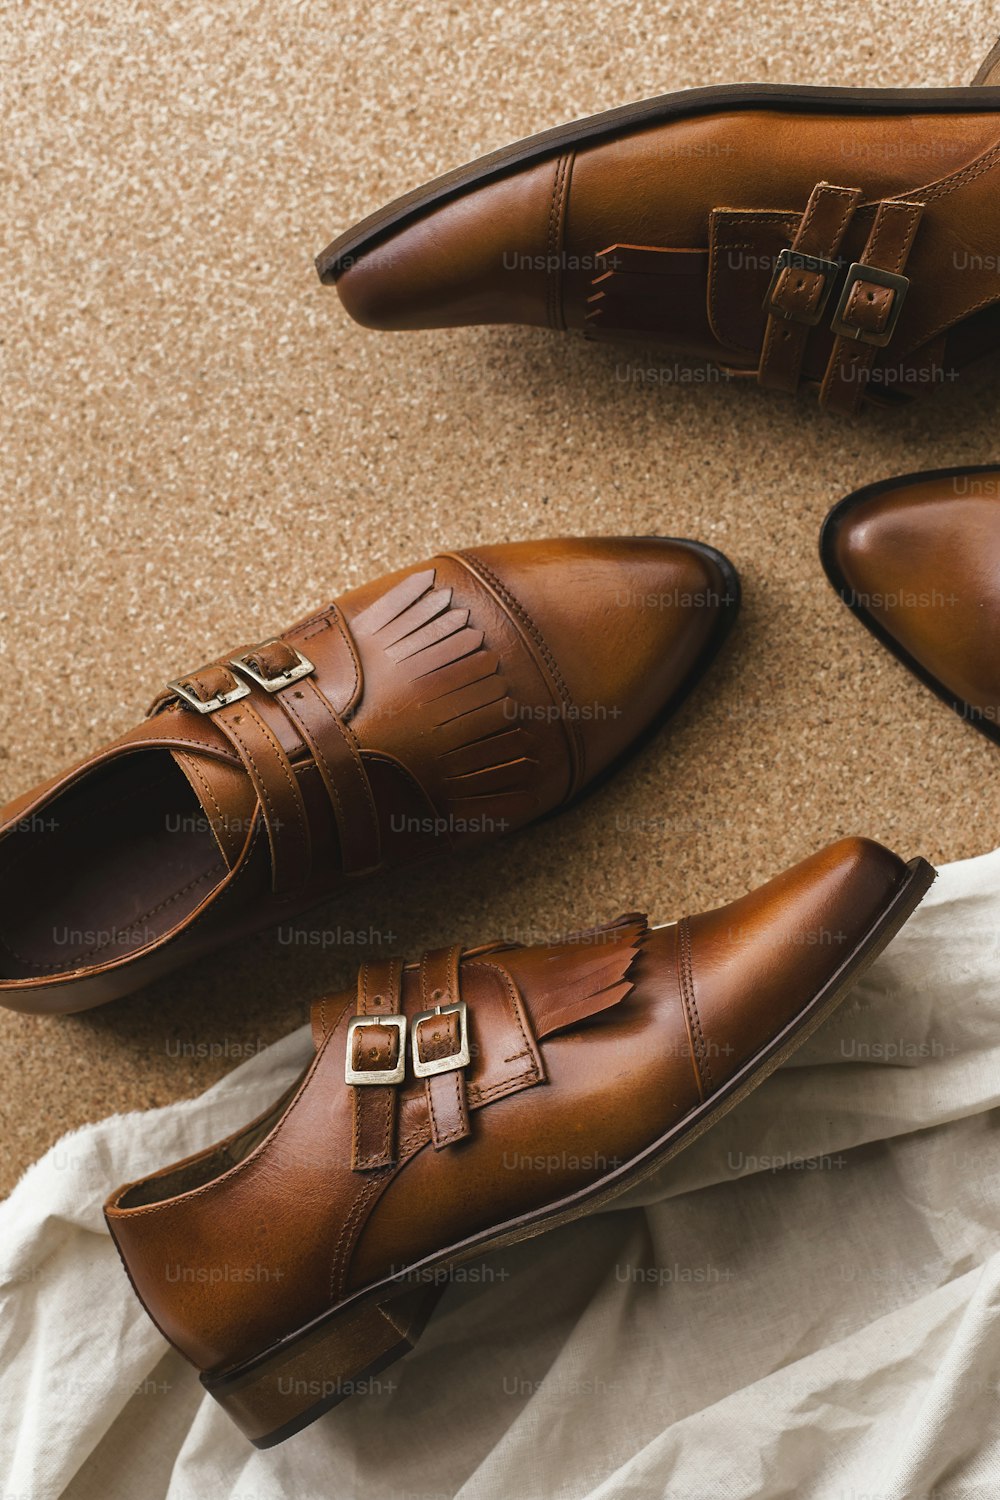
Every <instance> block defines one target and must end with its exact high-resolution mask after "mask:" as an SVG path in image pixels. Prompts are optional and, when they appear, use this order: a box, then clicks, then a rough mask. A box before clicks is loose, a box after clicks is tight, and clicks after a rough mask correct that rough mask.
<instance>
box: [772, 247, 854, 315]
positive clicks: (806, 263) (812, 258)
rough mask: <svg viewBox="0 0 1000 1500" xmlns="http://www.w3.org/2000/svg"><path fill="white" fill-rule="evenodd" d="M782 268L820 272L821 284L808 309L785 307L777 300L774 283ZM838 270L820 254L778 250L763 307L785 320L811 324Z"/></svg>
mask: <svg viewBox="0 0 1000 1500" xmlns="http://www.w3.org/2000/svg"><path fill="white" fill-rule="evenodd" d="M786 271H787V272H795V271H808V272H809V274H810V275H811V276H822V278H823V285H822V288H821V290H820V293H819V296H818V297H817V299H816V302H815V304H814V305H813V306H812V307H811V308H809V310H808V311H806V310H805V309H801V310H800V309H797V308H788V307H785V306H783V305H782V303H781V302H779V301H778V300H777V294H778V287H779V285H780V282H781V278H782V277H783V276H784V275H785V272H786ZM840 271H841V268H840V266H839V265H838V264H837V262H836V261H835V260H824V259H823V257H822V256H820V255H803V254H802V252H801V251H799V250H782V252H781V254H780V255H779V256H778V261H777V265H776V266H775V268H774V275H773V276H772V277H771V285H770V286H769V287H768V289H767V296H766V297H765V298H764V311H765V312H767V313H770V314H771V315H772V316H773V317H775V318H784V320H785V321H786V323H804V324H805V326H806V327H807V328H815V327H816V324H817V323H819V322H820V321H821V320H822V317H823V314H824V313H825V312H826V309H827V304H828V303H829V301H830V298H831V297H832V296H833V289H834V287H835V286H836V284H837V278H838V276H839V275H840Z"/></svg>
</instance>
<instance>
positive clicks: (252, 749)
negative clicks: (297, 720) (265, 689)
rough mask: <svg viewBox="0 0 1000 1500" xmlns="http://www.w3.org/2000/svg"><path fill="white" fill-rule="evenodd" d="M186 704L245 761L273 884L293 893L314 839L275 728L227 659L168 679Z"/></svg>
mask: <svg viewBox="0 0 1000 1500" xmlns="http://www.w3.org/2000/svg"><path fill="white" fill-rule="evenodd" d="M167 692H168V693H169V694H175V695H176V696H177V697H178V698H179V699H180V700H181V702H182V703H184V704H185V705H186V706H187V707H189V708H193V709H194V710H195V712H196V713H199V714H211V715H212V716H213V721H214V722H215V724H217V725H218V727H219V729H220V730H221V731H222V733H223V734H224V735H225V736H226V739H227V740H228V741H229V743H230V744H231V745H232V747H233V749H234V750H235V751H236V754H237V755H238V756H239V758H240V760H241V761H242V763H243V768H244V770H245V771H246V773H247V775H248V776H249V778H250V780H251V782H252V784H253V788H254V791H255V792H256V793H257V799H258V802H259V803H260V810H261V816H262V818H263V820H264V826H265V828H266V830H267V839H268V844H269V846H270V851H271V889H272V891H273V892H274V894H275V895H276V896H288V895H293V894H294V893H295V892H297V891H298V890H299V889H301V887H302V886H303V885H305V884H306V882H307V880H308V878H309V872H310V867H311V862H312V840H311V837H310V833H309V824H308V820H307V818H306V810H305V803H304V802H303V800H302V792H301V790H300V788H299V783H298V778H297V777H296V775H295V771H294V769H293V767H292V764H291V762H290V761H289V759H288V756H287V755H286V754H285V751H284V750H283V749H282V747H281V745H280V743H279V742H278V739H277V737H276V735H275V734H274V731H273V730H272V729H271V728H270V726H269V725H268V724H267V723H266V722H265V721H264V719H263V718H262V717H261V715H260V714H259V713H258V712H257V710H256V709H255V708H254V706H253V703H252V702H247V701H245V700H246V699H248V698H249V697H250V687H249V686H248V684H247V683H246V682H242V681H241V680H240V678H239V677H238V676H237V675H236V673H235V671H234V670H233V668H232V666H231V665H228V664H226V663H224V662H214V663H212V664H210V665H209V666H205V667H201V668H200V669H199V670H198V671H197V672H193V673H192V674H191V675H190V676H188V677H181V678H178V679H177V680H176V681H174V682H171V683H169V684H168V685H167Z"/></svg>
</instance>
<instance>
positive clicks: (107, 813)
mask: <svg viewBox="0 0 1000 1500" xmlns="http://www.w3.org/2000/svg"><path fill="white" fill-rule="evenodd" d="M738 600H739V586H738V581H737V578H736V574H735V571H734V569H733V568H732V565H731V564H730V563H729V562H728V561H727V560H726V559H725V558H724V557H723V556H722V554H721V553H719V552H716V551H715V550H714V549H713V548H711V547H706V546H703V545H701V544H700V543H697V542H686V541H676V540H670V539H665V538H657V537H627V538H619V539H615V538H605V539H595V540H584V539H579V538H576V539H571V540H563V541H539V542H513V543H505V544H502V545H499V546H492V547H479V548H474V549H470V550H467V551H463V552H449V553H442V554H440V555H439V556H437V557H434V558H432V559H431V560H430V561H429V562H425V563H419V564H417V565H416V566H414V567H410V568H406V569H404V570H402V571H401V572H398V573H393V574H390V575H389V576H388V577H385V578H381V579H379V580H378V582H376V583H372V584H368V585H367V586H366V587H363V588H358V589H353V590H352V591H351V592H350V593H348V594H345V595H343V596H342V597H341V598H340V599H339V600H338V601H337V603H336V604H332V605H329V606H328V607H325V608H323V609H321V610H319V611H318V612H317V613H316V614H315V615H312V616H311V617H310V618H309V619H307V620H303V621H301V622H299V624H297V625H294V626H293V627H291V629H289V630H287V631H285V632H284V634H283V635H282V636H280V637H273V636H272V637H267V638H265V640H264V641H263V643H262V644H260V645H257V646H249V645H247V646H240V647H237V648H236V649H235V650H234V651H232V652H231V653H226V654H225V655H223V656H220V657H218V658H217V659H216V660H215V661H214V662H213V663H211V664H209V665H208V666H205V667H202V668H200V669H199V670H197V671H195V672H193V673H190V674H188V675H187V676H182V675H180V674H178V675H177V679H176V680H175V681H174V682H172V683H170V685H169V686H168V687H167V688H165V689H164V690H163V692H161V694H160V696H159V697H158V698H157V700H156V702H155V703H154V704H153V707H152V710H151V712H150V715H149V717H148V718H147V719H146V720H145V721H144V722H143V723H142V724H140V725H139V726H138V727H137V728H136V729H133V730H132V731H130V732H129V733H128V734H125V735H123V736H122V737H121V739H119V740H116V741H115V742H114V743H112V744H110V745H108V746H106V747H105V748H104V749H102V750H99V751H97V752H96V753H95V754H94V755H92V756H90V757H89V758H88V759H87V760H85V761H84V762H82V763H81V764H80V765H78V766H76V767H74V768H73V769H72V770H69V771H67V772H64V773H63V774H62V775H60V776H57V777H55V779H54V780H52V781H50V782H48V783H46V784H45V785H44V786H41V787H38V788H36V789H35V790H34V791H32V792H29V793H27V794H26V795H25V796H23V797H20V798H18V799H17V800H16V801H15V802H13V803H11V804H10V805H9V806H8V807H7V808H6V809H4V811H3V813H2V814H0V849H2V858H0V913H2V915H0V1002H2V1003H3V1004H5V1005H8V1006H11V1007H12V1008H14V1009H16V1010H31V1011H70V1010H80V1009H83V1008H85V1007H87V1006H91V1005H98V1004H100V1003H101V1002H102V1001H105V1000H111V999H114V998H115V997H116V996H118V995H123V994H126V993H127V992H129V991H130V990H133V989H135V988H137V987H138V986H139V985H141V984H144V983H147V982H148V981H149V980H150V979H152V978H154V977H156V976H157V975H159V974H163V973H165V972H167V971H169V970H170V969H172V968H174V967H176V966H177V965H178V964H181V963H184V962H186V961H187V960H189V959H191V958H192V957H194V956H195V955H197V954H200V953H204V952H206V951H207V950H209V949H212V948H215V947H218V946H219V945H220V944H222V943H224V942H227V941H228V940H230V939H232V938H233V937H235V936H237V935H238V934H240V933H244V932H247V931H250V930H252V929H254V928H257V927H261V926H264V925H266V924H268V923H271V922H275V921H277V920H278V919H279V918H286V919H287V918H288V917H289V916H290V915H292V914H294V913H295V912H298V911H301V910H303V909H304V908H305V907H307V906H309V905H310V904H314V903H316V902H317V901H320V900H322V899H323V898H324V897H326V896H328V895H330V894H331V893H334V892H336V891H337V890H338V889H342V888H343V885H344V883H345V882H346V881H349V880H353V879H355V878H356V877H357V876H359V875H364V874H369V873H371V872H372V871H374V870H382V869H385V868H387V867H388V866H391V865H399V864H407V863H411V862H414V861H417V860H421V859H424V858H426V857H428V856H430V855H432V854H433V853H435V852H436V851H438V850H440V849H442V848H445V849H454V850H458V849H462V848H465V847H466V846H469V845H472V844H476V843H482V842H483V841H484V840H487V839H489V838H491V837H493V836H494V835H496V834H498V833H501V832H506V831H508V830H510V829H515V828H520V827H521V826H523V825H524V824H526V823H529V822H531V821H532V820H533V819H535V818H538V817H540V816H542V815H543V814H545V813H549V812H551V811H553V810H554V809H556V808H559V807H563V806H565V805H566V804H568V803H569V802H571V801H573V800H574V799H575V798H576V797H577V796H579V794H580V793H581V792H582V791H583V790H584V789H586V788H589V787H592V786H593V785H594V783H595V781H596V780H598V779H599V778H600V777H602V776H603V775H605V774H606V773H607V772H608V771H609V769H610V768H611V767H613V766H614V765H615V764H616V762H618V761H619V760H620V759H621V758H622V757H623V756H624V755H625V754H626V752H628V751H629V750H630V749H633V748H634V747H635V745H636V743H637V742H638V740H639V739H640V738H641V737H642V736H643V735H644V734H646V733H648V732H649V731H650V730H651V729H652V728H653V727H654V726H655V725H656V724H657V723H659V722H661V721H662V720H663V719H664V718H665V717H666V716H667V715H668V714H669V713H670V712H671V711H672V710H673V708H675V707H676V706H677V704H678V703H679V702H680V700H681V699H682V698H683V696H684V695H685V693H686V692H687V691H688V690H689V688H691V686H692V685H693V684H694V682H695V681H696V680H697V679H698V677H699V676H700V675H701V673H702V672H703V671H704V670H705V668H706V666H707V664H708V662H709V660H710V659H711V657H712V656H713V654H714V653H715V651H716V649H717V648H718V646H719V644H720V642H721V640H722V638H723V637H724V635H725V634H726V631H727V630H728V628H729V626H730V624H731V623H732V621H733V619H734V617H735V614H736V611H737V608H738Z"/></svg>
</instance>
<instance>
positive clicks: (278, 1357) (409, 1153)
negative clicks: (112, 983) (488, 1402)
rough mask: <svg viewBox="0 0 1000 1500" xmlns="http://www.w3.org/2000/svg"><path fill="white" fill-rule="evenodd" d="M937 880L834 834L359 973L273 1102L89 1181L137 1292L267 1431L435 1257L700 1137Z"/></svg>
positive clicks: (416, 1295) (345, 1384) (298, 1414)
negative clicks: (769, 868)
mask: <svg viewBox="0 0 1000 1500" xmlns="http://www.w3.org/2000/svg"><path fill="white" fill-rule="evenodd" d="M933 878H934V872H933V870H932V869H931V867H930V865H928V864H926V863H925V862H924V861H923V860H919V859H918V860H914V861H913V862H912V863H911V864H910V865H908V866H907V865H904V864H903V863H902V861H901V860H899V859H897V857H896V856H895V855H894V854H891V853H890V852H889V851H888V850H887V849H883V848H882V847H881V846H880V845H879V844H873V843H870V842H868V841H867V840H865V839H843V840H841V841H840V842H839V843H836V844H832V845H831V846H830V847H829V848H827V849H825V850H823V851H822V852H821V853H819V854H816V855H814V856H813V857H812V858H810V859H807V860H805V861H804V862H803V863H802V864H799V865H796V866H795V867H794V868H793V869H791V870H788V871H786V872H785V874H783V875H780V876H779V877H778V878H777V879H776V880H772V881H771V882H770V883H769V884H768V885H765V886H763V887H762V888H761V889H759V890H757V891H754V892H753V893H752V894H751V895H748V896H744V897H743V898H742V899H741V900H738V901H734V902H732V903H731V904H730V905H728V906H724V907H721V908H720V909H718V910H717V911H712V912H708V913H705V914H703V915H701V916H697V917H693V918H687V917H685V918H684V919H683V920H682V921H680V922H675V923H671V924H670V925H669V926H666V927H657V928H652V929H651V928H649V927H647V925H646V919H645V918H644V917H642V916H636V915H632V916H626V917H621V918H619V919H618V921H617V922H613V923H611V924H610V926H607V927H603V928H597V929H592V930H591V931H589V932H586V933H582V934H578V935H576V936H575V937H573V938H568V939H566V941H565V942H564V943H562V944H558V945H554V946H551V947H540V948H524V947H517V946H511V945H504V944H488V945H486V946H484V947H482V948H477V949H473V950H469V951H467V952H464V953H463V952H462V951H461V950H460V949H457V948H456V949H450V950H449V949H442V950H439V951H437V952H435V953H429V954H425V956H424V958H423V959H422V961H421V962H420V964H410V965H408V966H406V967H404V965H403V963H402V961H401V960H388V961H382V962H378V963H372V964H368V965H366V966H365V967H363V968H362V970H361V972H360V975H359V977H358V983H357V986H356V988H354V989H352V990H350V991H345V992H343V993H341V994H337V995H332V996H328V997H326V998H325V999H323V1000H320V1001H319V1002H318V1003H317V1004H316V1005H315V1006H314V1007H313V1011H312V1030H313V1038H314V1041H315V1045H316V1054H315V1056H314V1058H313V1060H312V1063H311V1065H310V1066H309V1068H308V1069H307V1071H306V1073H305V1074H304V1075H303V1077H302V1079H301V1080H300V1082H299V1083H298V1084H297V1085H296V1086H294V1087H293V1088H292V1090H291V1091H290V1092H289V1093H288V1094H286V1095H285V1097H284V1098H282V1099H280V1100H278V1102H277V1103H276V1104H275V1106H274V1108H273V1109H272V1110H270V1111H269V1112H268V1113H267V1114H266V1115H263V1116H261V1117H260V1118H259V1119H257V1120H255V1121H253V1122H252V1123H251V1124H250V1125H248V1126H247V1127H246V1128H245V1129H244V1130H241V1131H239V1132H237V1133H236V1134H235V1135H233V1136H230V1137H229V1139H228V1140H225V1141H222V1142H220V1143H219V1144H218V1145H216V1146H212V1147H209V1148H208V1149H207V1150H205V1151H203V1152H201V1153H199V1154H198V1155H196V1156H192V1157H189V1158H188V1159H187V1160H186V1161H183V1162H178V1163H176V1164H175V1165H173V1166H170V1167H166V1168H164V1170H163V1171H161V1172H158V1173H157V1174H155V1175H154V1176H152V1177H149V1178H146V1179H144V1180H142V1181H140V1182H134V1183H131V1184H129V1185H128V1186H126V1187H122V1188H120V1189H119V1190H118V1191H117V1192H116V1193H114V1194H113V1195H112V1196H111V1198H110V1200H109V1201H108V1204H107V1205H106V1210H105V1211H106V1215H107V1220H108V1224H109V1227H110V1229H111V1233H112V1235H113V1236H114V1239H115V1241H116V1243H117V1245H118V1248H119V1251H120V1253H121V1256H122V1259H123V1261H124V1263H125V1266H126V1268H127V1270H128V1274H129V1276H130V1277H131V1280H132V1283H133V1286H134V1287H135V1290H136V1291H137V1293H138V1295H139V1297H140V1298H141V1300H142V1302H143V1305H144V1306H145V1308H146V1310H147V1311H148V1312H149V1314H150V1316H151V1317H152V1318H153V1320H154V1321H155V1323H156V1324H157V1326H158V1327H159V1329H160V1330H161V1332H162V1333H163V1334H164V1336H165V1337H166V1338H168V1339H169V1340H170V1341H171V1342H172V1343H173V1344H175V1345H176V1347H177V1348H178V1349H179V1350H180V1351H181V1352H182V1353H183V1354H184V1355H185V1356H186V1357H187V1359H189V1360H190V1361H191V1362H192V1363H193V1364H195V1365H196V1366H197V1367H198V1368H199V1369H200V1370H201V1371H202V1372H203V1374H202V1380H203V1383H204V1384H205V1386H206V1388H207V1389H208V1390H209V1391H210V1392H211V1393H212V1395H213V1396H215V1397H216V1399H217V1400H218V1401H220V1402H221V1403H222V1405H223V1406H224V1407H225V1408H226V1410H227V1411H228V1412H229V1413H230V1415H231V1416H232V1417H233V1418H234V1420H235V1421H236V1422H237V1423H238V1424H239V1426H240V1427H241V1428H242V1430H243V1431H244V1432H245V1433H246V1435H247V1436H248V1437H249V1438H250V1439H251V1440H252V1441H253V1442H254V1443H255V1444H257V1446H258V1447H270V1446H271V1445H272V1444H274V1443H278V1442H281V1441H282V1440H283V1439H284V1438H286V1437H289V1436H291V1435H292V1433H294V1432H296V1431H298V1430H299V1429H300V1428H302V1427H304V1426H306V1425H307V1424H308V1423H309V1422H311V1421H313V1420H314V1419H315V1418H316V1417H318V1416H319V1415H320V1414H321V1413H322V1412H324V1411H326V1410H327V1409H328V1408H329V1407H331V1406H333V1405H335V1404H336V1403H337V1402H338V1401H340V1400H341V1399H343V1397H344V1396H345V1395H348V1394H350V1393H351V1392H352V1391H353V1390H355V1389H359V1388H361V1389H363V1383H364V1382H365V1381H366V1380H367V1379H368V1378H370V1376H371V1375H373V1374H374V1373H375V1372H377V1371H378V1370H380V1369H383V1368H384V1367H385V1366H386V1365H387V1364H389V1363H390V1362H391V1361H392V1360H394V1359H396V1358H398V1356H399V1355H401V1354H404V1353H405V1352H406V1351H407V1350H408V1349H409V1348H411V1347H412V1345H413V1343H414V1342H415V1341H416V1338H417V1336H418V1334H419V1332H420V1329H421V1327H422V1325H423V1321H424V1320H425V1319H426V1317H427V1316H428V1314H429V1312H430V1310H431V1307H432V1306H433V1302H434V1300H435V1298H436V1296H437V1295H438V1293H439V1292H440V1290H441V1289H442V1285H443V1282H444V1281H445V1280H446V1279H447V1276H448V1275H449V1274H450V1273H451V1272H452V1271H453V1270H454V1269H455V1268H456V1267H457V1266H459V1265H461V1264H463V1263H464V1264H465V1265H466V1267H467V1266H468V1263H469V1262H470V1261H473V1260H476V1259H478V1258H480V1257H482V1256H483V1255H484V1254H485V1253H486V1252H487V1251H490V1250H494V1249H496V1248H498V1247H500V1246H503V1245H506V1244H510V1243H512V1242H514V1241H517V1240H523V1239H527V1238H528V1237H530V1236H532V1235H536V1234H541V1233H542V1232H544V1231H545V1230H547V1229H551V1228H554V1227H555V1226H556V1225H559V1224H563V1223H565V1222H566V1221H567V1220H570V1219H574V1218H578V1217H580V1216H581V1215H583V1214H585V1213H588V1212H590V1211H591V1210H592V1209H594V1208H596V1207H598V1206H600V1205H601V1204H604V1203H606V1202H607V1201H609V1200H610V1199H612V1198H614V1197H615V1196H616V1195H617V1194H619V1193H621V1192H623V1191H624V1190H625V1189H626V1188H627V1187H630V1186H631V1185H632V1184H633V1183H635V1182H636V1181H637V1180H639V1179H640V1178H642V1177H645V1176H647V1175H649V1174H650V1173H652V1172H654V1171H656V1170H657V1168H659V1167H661V1166H662V1165H663V1164H664V1163H665V1162H666V1161H668V1160H669V1159H670V1158H671V1157H672V1156H673V1155H675V1154H676V1153H677V1152H678V1151H680V1150H681V1149H682V1148H683V1147H684V1146H685V1145H687V1144H688V1142H690V1141H692V1140H694V1139H695V1138H696V1137H697V1136H698V1135H700V1134H701V1133H702V1132H703V1131H705V1130H706V1129H708V1128H709V1127H710V1126H711V1125H712V1124H713V1123H714V1122H715V1121H716V1120H717V1119H719V1118H720V1116H721V1115H723V1114H724V1113H725V1112H726V1111H727V1110H728V1109H730V1108H731V1107H732V1106H733V1105H734V1104H736V1103H738V1102H739V1100H740V1099H742V1098H743V1097H744V1096H745V1095H746V1094H747V1093H749V1092H750V1090H751V1089H753V1088H754V1087H755V1086H756V1085H757V1084H758V1083H759V1082H760V1081H761V1080H762V1079H763V1078H765V1077H766V1076H767V1074H768V1073H770V1072H771V1071H772V1070H773V1069H774V1068H776V1067H777V1066H778V1065H779V1063H781V1062H782V1061H783V1060H784V1059H785V1058H786V1057H787V1056H788V1055H789V1054H790V1053H791V1052H792V1051H794V1049H795V1048H796V1047H797V1046H798V1045H799V1044H800V1043H801V1042H802V1041H803V1039H804V1038H805V1037H806V1036H807V1035H808V1034H809V1033H810V1032H811V1031H812V1030H813V1029H814V1028H815V1027H816V1026H817V1025H818V1024H819V1023H820V1021H821V1020H823V1018H824V1017H825V1016H826V1015H827V1014H828V1013H829V1012H830V1010H831V1009H832V1008H833V1007H834V1006H835V1005H836V1004H837V1002H838V1001H839V1000H840V999H841V998H842V996H843V995H844V993H845V991H846V990H847V989H848V988H849V987H850V985H851V984H852V983H853V982H854V981H855V980H856V979H857V977H858V975H859V974H860V972H861V971H862V970H863V969H864V968H865V966H866V965H867V964H868V963H869V962H870V961H871V960H872V959H873V958H874V957H875V955H876V954H877V953H879V952H880V951H881V950H882V949H883V948H884V947H885V945H886V944H887V943H888V941H889V939H890V938H891V937H892V935H893V934H894V933H895V932H896V931H897V930H898V929H899V928H900V926H901V925H902V924H903V922H905V920H906V918H907V917H908V916H909V914H910V913H911V912H912V911H913V909H914V907H915V906H916V905H917V904H918V902H919V901H920V899H921V897H922V896H923V895H924V893H925V892H926V890H927V889H928V887H929V885H930V883H931V881H932V880H933ZM247 1268H251V1271H253V1272H254V1274H251V1272H250V1271H248V1270H247ZM414 1378H419V1377H418V1376H417V1375H416V1373H415V1375H414Z"/></svg>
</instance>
